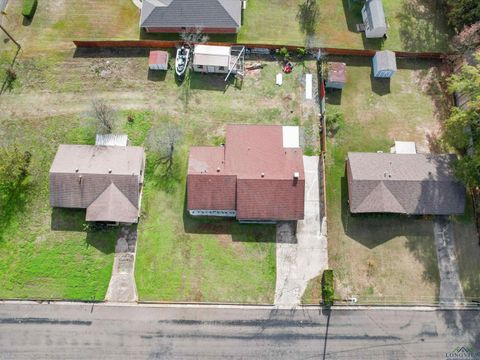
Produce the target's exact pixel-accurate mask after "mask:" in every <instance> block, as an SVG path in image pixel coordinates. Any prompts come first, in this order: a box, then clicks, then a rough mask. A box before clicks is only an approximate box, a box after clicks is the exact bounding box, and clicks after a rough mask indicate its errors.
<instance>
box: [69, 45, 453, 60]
mask: <svg viewBox="0 0 480 360" xmlns="http://www.w3.org/2000/svg"><path fill="white" fill-rule="evenodd" d="M73 43H74V44H75V46H76V47H77V48H175V47H178V46H180V45H181V44H182V42H181V41H180V40H179V41H167V40H74V41H73ZM206 44H208V45H220V46H232V45H242V46H245V47H246V48H249V49H252V48H264V49H270V50H277V49H281V48H286V49H287V50H288V51H296V50H297V49H299V48H302V49H304V47H301V46H293V45H273V44H251V43H243V44H238V43H230V42H207V43H206ZM310 49H311V50H313V51H315V52H318V50H320V51H321V52H322V53H323V54H327V55H347V56H363V57H372V56H374V55H375V52H376V50H364V49H339V48H330V47H314V48H310ZM394 52H395V55H396V56H397V57H399V58H410V59H428V60H442V59H445V58H446V57H448V56H449V54H448V53H439V52H410V51H394Z"/></svg>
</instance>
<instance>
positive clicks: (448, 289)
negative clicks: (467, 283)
mask: <svg viewBox="0 0 480 360" xmlns="http://www.w3.org/2000/svg"><path fill="white" fill-rule="evenodd" d="M433 231H434V236H435V246H436V248H437V259H438V270H439V272H440V299H439V300H440V304H441V305H458V304H462V303H464V302H465V297H464V295H463V290H462V284H461V283H460V277H459V275H458V263H457V256H456V254H455V239H454V236H453V226H452V222H451V221H450V219H449V218H448V217H446V216H437V217H435V219H434V221H433Z"/></svg>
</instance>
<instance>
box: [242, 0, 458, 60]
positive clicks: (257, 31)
mask: <svg viewBox="0 0 480 360" xmlns="http://www.w3.org/2000/svg"><path fill="white" fill-rule="evenodd" d="M306 3H307V1H301V0H272V1H266V0H250V1H249V2H248V6H247V9H246V11H245V13H244V17H243V18H244V26H243V27H242V29H241V31H240V34H239V36H238V41H239V42H259V43H274V44H290V45H305V44H307V43H308V44H310V45H311V46H326V47H339V48H352V49H363V48H367V49H380V48H385V49H390V50H408V51H445V50H447V47H448V44H447V42H448V39H449V38H450V36H451V31H450V30H449V28H448V27H447V24H446V20H445V17H444V11H443V9H442V8H441V6H440V2H439V1H436V0H400V1H397V0H383V4H384V9H385V16H386V18H387V23H388V26H389V29H388V39H387V40H385V41H383V40H379V39H368V40H367V39H365V36H364V35H363V34H361V33H357V32H355V24H357V23H360V22H361V20H362V19H361V14H360V10H361V6H362V5H361V2H360V1H355V0H317V16H312V11H311V9H306V10H305V12H304V14H306V15H303V16H302V15H301V14H302V12H301V9H302V6H304V7H305V4H306Z"/></svg>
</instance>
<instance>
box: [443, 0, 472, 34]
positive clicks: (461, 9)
mask: <svg viewBox="0 0 480 360" xmlns="http://www.w3.org/2000/svg"><path fill="white" fill-rule="evenodd" d="M447 5H448V8H449V9H448V13H447V17H448V22H449V23H450V25H452V26H453V27H454V28H455V29H457V30H460V29H462V28H463V27H464V26H468V25H471V24H473V23H475V22H477V21H479V20H480V1H478V0H447Z"/></svg>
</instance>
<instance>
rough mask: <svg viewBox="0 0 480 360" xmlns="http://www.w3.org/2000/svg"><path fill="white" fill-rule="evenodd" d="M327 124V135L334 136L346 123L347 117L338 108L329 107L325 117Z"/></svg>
mask: <svg viewBox="0 0 480 360" xmlns="http://www.w3.org/2000/svg"><path fill="white" fill-rule="evenodd" d="M325 125H326V127H327V135H328V136H330V137H332V136H334V135H335V134H336V133H337V132H338V131H340V130H341V128H342V127H343V126H344V125H345V118H344V116H343V113H342V112H340V111H339V110H338V109H337V108H331V109H330V108H329V109H328V111H327V114H326V118H325Z"/></svg>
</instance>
